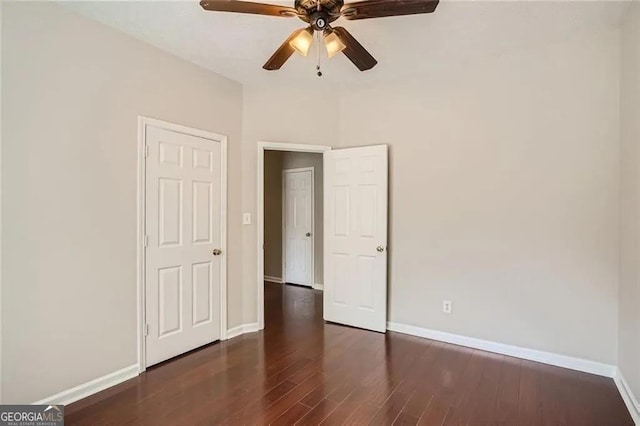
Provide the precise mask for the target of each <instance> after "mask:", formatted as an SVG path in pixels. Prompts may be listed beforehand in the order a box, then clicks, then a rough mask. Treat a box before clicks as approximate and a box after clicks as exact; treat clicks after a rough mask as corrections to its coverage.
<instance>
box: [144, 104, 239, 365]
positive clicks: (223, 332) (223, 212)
mask: <svg viewBox="0 0 640 426" xmlns="http://www.w3.org/2000/svg"><path fill="white" fill-rule="evenodd" d="M147 126H153V127H157V128H160V129H164V130H169V131H173V132H177V133H182V134H185V135H189V136H195V137H199V138H202V139H208V140H210V141H214V142H218V143H220V151H221V152H220V159H221V162H222V164H221V171H220V228H221V229H220V249H221V250H222V255H221V256H220V340H226V339H227V137H226V136H224V135H220V134H217V133H213V132H209V131H207V130H201V129H196V128H193V127H187V126H182V125H180V124H175V123H171V122H168V121H163V120H157V119H155V118H149V117H145V116H142V115H139V116H138V172H137V173H138V190H137V200H136V201H137V229H136V235H137V244H136V247H137V250H136V252H137V253H136V263H137V271H136V272H137V275H136V276H137V306H138V312H137V325H138V326H137V339H138V345H137V346H138V348H137V352H138V353H137V357H138V373H142V372H144V371H145V370H146V369H147V366H146V355H147V354H146V339H145V336H146V333H145V324H146V291H145V285H146V271H145V263H146V262H145V259H146V245H145V235H146V229H145V228H146V216H147V212H146V203H145V200H146V195H147V186H146V176H147V166H146V158H147V155H146V153H147V149H146V137H147V135H146V129H147Z"/></svg>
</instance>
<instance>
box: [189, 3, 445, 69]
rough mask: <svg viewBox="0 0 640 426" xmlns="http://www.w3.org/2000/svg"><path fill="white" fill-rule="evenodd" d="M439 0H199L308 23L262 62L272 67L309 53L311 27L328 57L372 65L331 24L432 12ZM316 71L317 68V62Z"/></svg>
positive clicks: (204, 5)
mask: <svg viewBox="0 0 640 426" xmlns="http://www.w3.org/2000/svg"><path fill="white" fill-rule="evenodd" d="M438 2H439V0H363V1H357V2H353V3H348V4H346V5H345V4H344V0H295V4H294V7H287V6H279V5H274V4H266V3H254V2H250V1H241V0H202V1H201V2H200V5H201V6H202V8H203V9H205V10H209V11H215V12H235V13H249V14H254V15H266V16H276V17H281V18H291V17H298V18H300V19H301V20H302V21H304V22H306V23H307V24H308V27H306V28H302V29H299V30H296V31H294V32H293V33H292V34H291V35H290V36H289V38H287V40H285V42H284V43H283V44H282V45H281V46H280V47H279V48H278V50H276V51H275V53H274V54H273V55H272V56H271V58H269V60H268V61H267V62H266V63H265V64H264V66H263V68H264V69H265V70H268V71H275V70H279V69H280V68H282V66H283V65H284V63H285V62H287V60H288V59H289V58H290V57H291V55H293V52H298V53H299V54H300V55H302V56H307V55H308V54H309V49H310V48H311V44H312V43H313V34H314V31H315V32H318V34H319V36H320V35H322V36H324V44H325V47H326V49H327V55H328V56H329V58H332V57H334V56H336V55H337V54H338V53H340V52H342V53H344V54H345V56H346V57H347V58H348V59H349V60H350V61H351V62H352V63H353V64H354V65H355V66H356V67H357V68H358V69H359V70H360V71H366V70H370V69H371V68H373V67H375V66H376V64H377V63H378V61H376V59H375V58H374V57H373V56H371V54H370V53H369V52H368V51H367V50H366V49H365V48H364V47H363V46H362V45H361V44H360V43H359V42H358V41H357V40H356V39H355V38H354V37H353V36H352V35H351V34H350V33H349V32H348V31H347V30H346V29H345V28H343V27H332V26H331V24H332V23H333V22H334V21H336V20H337V19H339V18H345V19H347V20H350V21H355V20H361V19H373V18H383V17H387V16H402V15H417V14H424V13H433V12H434V11H435V10H436V7H437V6H438ZM318 75H321V73H320V72H319V66H318Z"/></svg>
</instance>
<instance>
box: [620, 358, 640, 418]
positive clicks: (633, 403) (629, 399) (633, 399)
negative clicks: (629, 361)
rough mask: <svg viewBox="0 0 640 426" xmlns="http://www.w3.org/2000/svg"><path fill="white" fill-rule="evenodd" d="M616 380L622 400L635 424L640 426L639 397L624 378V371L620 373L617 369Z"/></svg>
mask: <svg viewBox="0 0 640 426" xmlns="http://www.w3.org/2000/svg"><path fill="white" fill-rule="evenodd" d="M614 380H615V382H616V386H617V387H618V391H619V392H620V395H621V396H622V400H623V401H624V403H625V405H626V406H627V409H628V410H629V413H630V414H631V417H632V418H633V421H634V422H635V424H637V425H640V402H638V398H637V396H636V395H635V394H634V393H633V391H632V390H631V387H630V386H629V383H627V381H626V380H625V378H624V376H623V375H622V371H620V368H616V375H615V377H614Z"/></svg>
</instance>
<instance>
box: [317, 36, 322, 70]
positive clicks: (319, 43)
mask: <svg viewBox="0 0 640 426" xmlns="http://www.w3.org/2000/svg"><path fill="white" fill-rule="evenodd" d="M316 33H317V35H318V43H317V45H318V65H317V66H316V71H318V77H322V69H321V68H320V58H321V51H320V48H321V46H320V45H321V44H322V36H321V34H320V31H316Z"/></svg>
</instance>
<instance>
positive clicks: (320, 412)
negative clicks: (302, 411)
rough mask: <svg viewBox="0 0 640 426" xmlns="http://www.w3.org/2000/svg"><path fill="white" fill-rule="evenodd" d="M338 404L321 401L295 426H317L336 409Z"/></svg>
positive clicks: (327, 400) (325, 400) (326, 400)
mask: <svg viewBox="0 0 640 426" xmlns="http://www.w3.org/2000/svg"><path fill="white" fill-rule="evenodd" d="M337 406H338V403H337V402H335V401H332V400H330V399H323V400H322V401H320V402H319V403H318V404H317V405H316V406H315V407H313V409H312V410H311V411H309V412H308V413H307V414H306V415H305V416H304V417H302V418H301V419H300V421H298V422H297V423H296V424H297V425H318V424H320V422H322V421H323V420H324V419H326V418H327V417H328V416H329V415H330V414H331V413H332V412H333V410H335V409H336V407H337Z"/></svg>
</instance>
